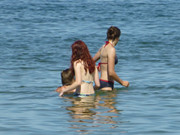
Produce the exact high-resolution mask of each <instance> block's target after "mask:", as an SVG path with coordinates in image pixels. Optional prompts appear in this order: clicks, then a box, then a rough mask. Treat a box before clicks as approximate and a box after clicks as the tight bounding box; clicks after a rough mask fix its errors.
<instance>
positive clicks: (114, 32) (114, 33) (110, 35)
mask: <svg viewBox="0 0 180 135" xmlns="http://www.w3.org/2000/svg"><path fill="white" fill-rule="evenodd" d="M120 35H121V30H120V29H119V28H118V27H115V26H111V27H110V28H109V29H108V31H107V39H108V40H113V41H114V40H115V39H116V38H119V37H120Z"/></svg>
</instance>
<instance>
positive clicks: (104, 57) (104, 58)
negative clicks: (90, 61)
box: [100, 44, 113, 81]
mask: <svg viewBox="0 0 180 135" xmlns="http://www.w3.org/2000/svg"><path fill="white" fill-rule="evenodd" d="M110 48H112V46H111V45H110V44H108V45H103V46H102V48H101V51H100V61H101V65H100V66H101V67H100V68H101V77H100V78H101V79H103V80H108V81H113V79H112V78H110V77H109V74H108V57H111V56H108V50H109V49H110Z"/></svg>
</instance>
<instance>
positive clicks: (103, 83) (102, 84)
mask: <svg viewBox="0 0 180 135" xmlns="http://www.w3.org/2000/svg"><path fill="white" fill-rule="evenodd" d="M105 87H111V88H112V89H113V88H114V82H113V81H107V80H102V79H100V87H99V89H101V88H105Z"/></svg>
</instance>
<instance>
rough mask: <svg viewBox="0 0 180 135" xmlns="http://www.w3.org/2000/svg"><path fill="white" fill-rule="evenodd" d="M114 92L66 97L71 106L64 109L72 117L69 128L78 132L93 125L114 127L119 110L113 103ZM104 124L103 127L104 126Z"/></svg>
mask: <svg viewBox="0 0 180 135" xmlns="http://www.w3.org/2000/svg"><path fill="white" fill-rule="evenodd" d="M115 97H116V92H115V91H114V92H98V93H97V94H96V96H88V97H78V98H74V97H67V98H68V99H69V100H70V101H71V102H72V104H71V106H68V107H67V108H66V109H67V110H68V111H69V114H70V116H71V118H72V120H70V121H69V122H70V125H71V127H70V128H74V129H78V132H90V131H91V130H92V128H93V127H99V128H101V127H102V128H116V127H117V126H118V125H117V124H118V123H121V122H120V121H119V118H117V117H119V116H120V110H117V109H116V107H115V105H116V101H115ZM104 126H105V127H104Z"/></svg>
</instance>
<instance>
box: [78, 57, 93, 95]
mask: <svg viewBox="0 0 180 135" xmlns="http://www.w3.org/2000/svg"><path fill="white" fill-rule="evenodd" d="M78 63H80V64H81V66H80V71H81V79H82V83H81V86H80V87H79V88H77V91H76V92H77V93H80V94H94V87H93V80H94V73H92V74H90V73H89V70H88V69H87V72H86V71H85V69H84V62H83V61H81V62H78ZM87 82H88V83H87Z"/></svg>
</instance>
